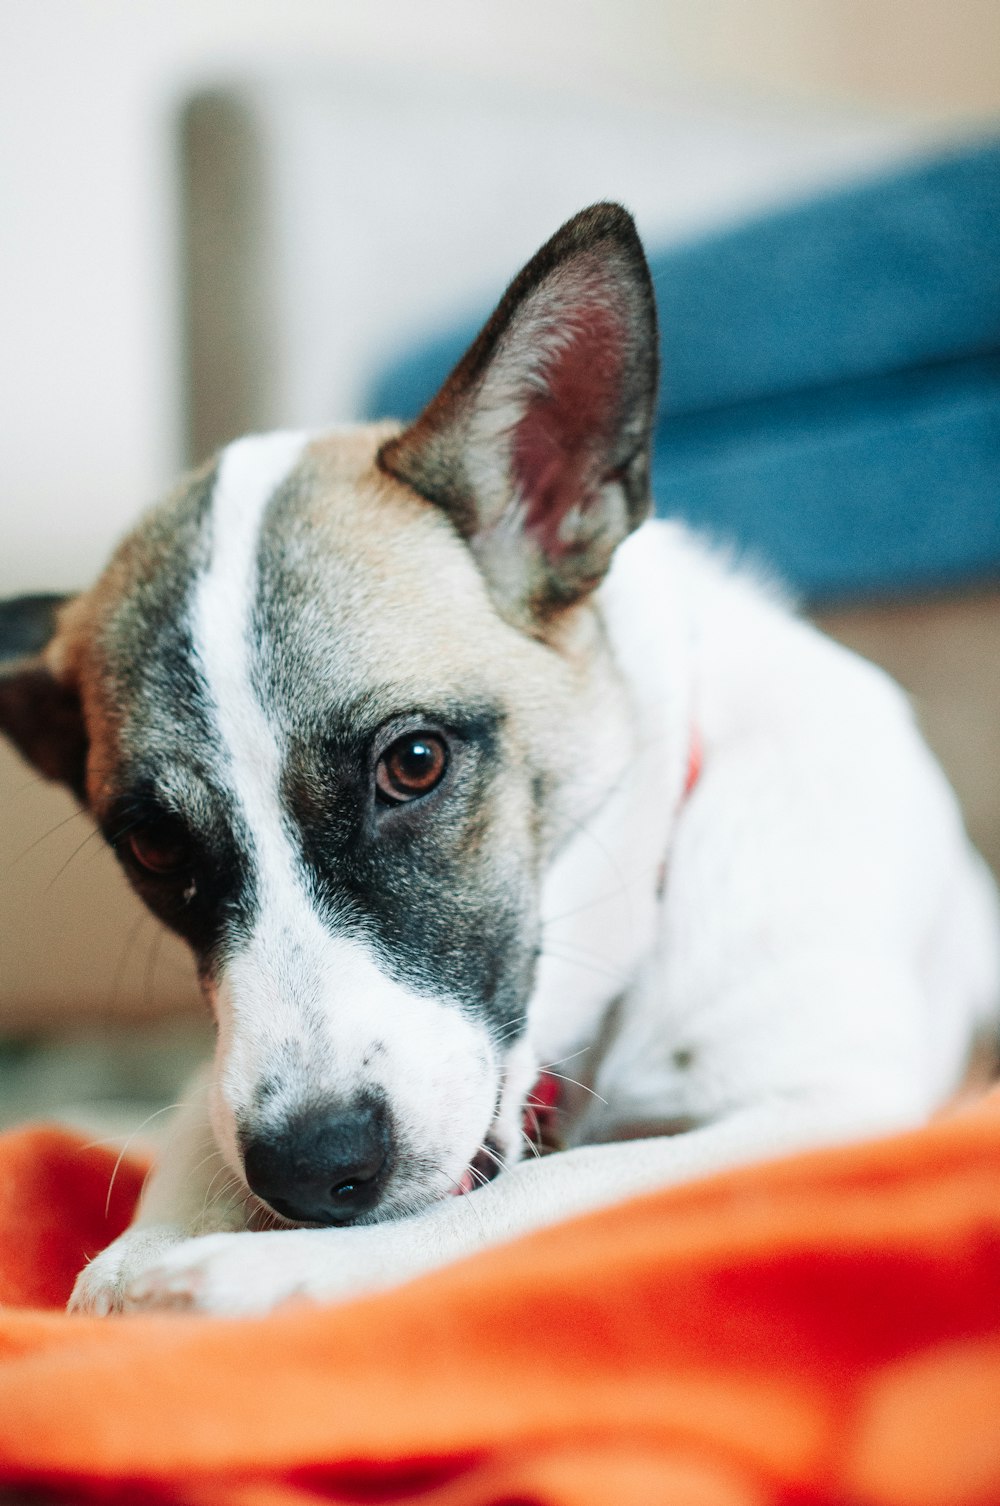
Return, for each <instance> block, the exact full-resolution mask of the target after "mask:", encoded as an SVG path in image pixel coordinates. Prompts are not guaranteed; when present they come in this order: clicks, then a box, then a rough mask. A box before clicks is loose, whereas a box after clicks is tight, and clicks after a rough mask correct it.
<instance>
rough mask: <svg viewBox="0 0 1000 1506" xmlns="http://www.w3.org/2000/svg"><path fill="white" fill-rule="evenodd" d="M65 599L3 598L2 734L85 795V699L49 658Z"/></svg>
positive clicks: (31, 759) (0, 634) (0, 614)
mask: <svg viewBox="0 0 1000 1506" xmlns="http://www.w3.org/2000/svg"><path fill="white" fill-rule="evenodd" d="M65 600H66V598H64V597H61V596H19V597H16V598H15V599H14V600H12V601H0V732H3V733H5V734H6V735H7V737H9V738H10V740H11V742H12V743H13V744H14V746H15V747H16V748H17V749H18V750H19V751H20V752H21V753H22V754H23V755H24V757H25V758H26V759H28V761H29V763H33V764H34V765H35V767H36V768H37V769H40V770H41V772H42V773H43V774H44V775H45V776H46V778H48V779H57V780H60V781H61V782H62V783H63V784H68V785H69V787H70V789H71V790H72V791H73V792H74V794H76V795H78V796H79V797H80V799H83V793H84V773H85V766H86V758H87V738H86V733H85V731H84V725H83V713H82V711H81V708H80V698H79V696H78V695H77V693H76V691H75V690H74V689H73V688H72V687H71V686H69V685H64V684H63V683H62V682H61V681H60V680H58V679H57V678H56V676H55V675H54V674H53V673H52V671H51V670H50V669H49V667H48V665H47V664H46V663H45V659H44V657H43V650H44V649H45V647H46V645H47V644H48V642H49V641H50V639H51V637H52V634H53V632H54V631H55V622H56V615H57V613H58V611H59V608H60V607H61V606H62V605H63V602H64V601H65Z"/></svg>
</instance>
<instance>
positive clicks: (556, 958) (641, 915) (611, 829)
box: [529, 524, 697, 1064]
mask: <svg viewBox="0 0 1000 1506" xmlns="http://www.w3.org/2000/svg"><path fill="white" fill-rule="evenodd" d="M671 537H672V530H671V529H670V528H669V527H668V526H666V525H663V524H647V525H646V526H644V527H643V528H642V529H640V530H639V532H638V533H637V534H634V535H633V536H632V537H631V538H630V539H629V540H627V541H626V543H625V544H623V545H622V547H621V548H620V549H619V551H618V553H617V555H616V557H615V562H614V565H613V567H612V569H611V572H610V574H609V575H608V578H607V580H606V581H605V582H604V584H603V585H602V587H601V589H600V592H599V597H598V609H599V611H600V612H601V615H602V618H603V622H604V626H605V629H606V633H607V638H608V644H609V649H610V653H611V656H612V658H613V661H614V664H615V666H616V670H617V673H618V674H619V675H620V677H621V682H622V684H623V687H624V691H625V695H626V699H627V703H628V705H629V708H630V710H631V713H632V716H631V736H630V746H629V749H628V755H627V758H626V760H625V762H624V764H623V767H622V769H621V771H620V775H619V777H618V778H617V779H616V780H615V782H614V783H613V785H612V787H611V788H610V789H609V790H608V792H607V794H606V795H605V797H604V799H603V801H602V802H601V803H600V805H599V806H598V808H597V809H596V810H595V811H594V812H593V813H592V814H590V815H589V816H588V817H587V818H586V819H585V820H584V821H583V822H582V823H581V824H580V826H579V828H578V830H577V831H576V832H575V834H574V835H572V836H571V837H570V838H569V839H568V840H567V841H566V843H565V844H564V845H563V846H562V847H561V848H560V850H559V851H558V853H557V855H556V857H555V858H554V859H553V861H552V863H551V864H550V867H549V870H548V872H547V874H546V877H545V881H544V884H543V890H542V926H543V930H542V954H541V957H540V960H539V967H538V975H537V981H536V986H535V990H534V993H533V995H532V1001H531V1006H530V1009H529V1033H530V1038H531V1042H532V1045H533V1047H534V1049H535V1052H536V1054H537V1057H538V1060H539V1061H540V1062H542V1063H543V1064H547V1063H555V1062H557V1061H558V1060H559V1059H560V1058H561V1057H564V1056H565V1055H566V1054H567V1053H573V1052H576V1051H578V1050H581V1049H583V1048H585V1047H587V1046H589V1045H591V1044H592V1043H593V1042H594V1041H595V1040H596V1039H597V1038H598V1036H599V1035H600V1033H601V1029H602V1022H603V1020H604V1017H605V1015H606V1014H607V1012H608V1010H609V1009H610V1007H611V1006H612V1005H613V1003H614V1001H615V999H616V998H618V997H619V995H620V994H621V993H622V992H623V991H624V990H625V989H626V988H627V987H628V985H629V983H630V982H631V981H632V979H633V978H634V976H635V973H636V970H637V968H638V967H639V964H640V962H641V960H642V958H643V957H644V956H648V954H649V951H650V949H651V947H652V945H653V940H654V936H655V931H656V914H657V909H658V907H659V903H660V890H661V888H662V878H663V873H664V864H665V862H666V859H667V854H668V851H669V847H670V840H671V835H672V832H673V827H674V822H675V820H676V816H677V811H678V809H679V807H680V805H681V804H682V802H683V799H684V795H685V789H686V786H687V784H688V779H689V773H690V764H691V750H692V746H693V739H694V738H695V737H696V735H697V734H696V708H695V704H694V673H693V654H692V615H691V612H690V609H689V607H688V604H687V601H686V595H685V591H684V583H683V579H682V578H681V572H680V571H678V570H677V569H676V567H675V565H674V562H673V556H672V551H671V546H670V541H671Z"/></svg>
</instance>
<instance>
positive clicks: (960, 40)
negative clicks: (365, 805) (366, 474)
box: [0, 0, 1000, 1134]
mask: <svg viewBox="0 0 1000 1506" xmlns="http://www.w3.org/2000/svg"><path fill="white" fill-rule="evenodd" d="M0 122H2V124H0V163H2V167H0V173H2V179H0V181H2V189H0V194H2V203H3V209H4V235H3V237H2V241H0V303H2V320H0V327H2V329H3V331H4V339H3V341H2V342H0V397H2V405H3V407H2V411H3V413H4V417H5V422H4V425H3V501H2V503H0V517H2V529H0V597H3V596H11V595H15V594H17V593H19V592H30V591H40V590H60V591H62V590H73V589H74V588H76V587H78V586H81V585H84V584H87V583H88V582H89V581H90V580H91V579H92V578H93V576H94V575H95V573H96V571H97V570H98V569H99V568H100V566H101V564H102V562H103V560H104V559H105V557H106V556H107V553H108V551H109V549H110V548H111V546H112V544H113V543H114V541H115V539H116V538H117V537H118V536H119V535H120V533H121V532H122V531H123V530H124V529H125V528H126V527H127V526H128V524H129V523H130V522H131V521H132V520H133V519H134V517H135V516H136V514H137V513H138V512H139V511H140V510H141V509H142V508H143V507H145V506H146V505H148V504H149V503H151V502H152V501H154V500H155V499H156V497H157V496H158V494H160V493H161V492H162V490H163V489H164V488H165V486H167V485H168V484H169V482H170V481H171V479H172V478H173V477H174V475H175V474H176V472H177V471H178V470H179V468H180V467H182V466H183V465H185V464H187V463H188V462H190V461H192V460H197V459H200V458H202V456H203V455H205V454H206V453H208V452H209V451H210V450H211V449H213V448H214V447H215V446H216V445H218V444H219V443H222V442H224V441H226V440H227V439H229V438H232V437H233V436H235V435H236V434H238V433H240V432H243V431H245V430H247V429H253V428H260V427H268V426H274V425H278V424H292V425H296V426H300V425H322V424H324V423H331V422H340V421H343V420H346V419H351V418H355V417H359V416H364V415H366V414H368V413H372V412H389V411H392V412H395V413H396V414H397V415H398V416H401V417H403V416H407V414H408V413H410V412H413V411H415V410H416V408H417V407H418V406H419V404H420V402H421V401H422V400H423V398H424V397H426V396H428V395H429V394H430V392H431V391H433V388H434V384H435V382H436V380H437V378H438V376H439V375H440V374H442V373H443V371H444V370H445V369H447V366H448V364H449V362H450V360H451V358H452V357H453V356H454V355H457V354H458V353H459V351H460V349H461V346H462V343H463V340H464V338H465V337H466V335H468V334H469V333H471V332H472V331H473V330H474V328H475V322H476V319H477V318H478V317H479V316H480V315H481V314H482V313H484V312H486V311H487V310H488V308H489V306H490V304H491V302H492V301H493V300H494V299H495V298H496V296H497V295H498V294H499V292H500V291H501V290H502V288H503V286H504V284H505V282H506V281H507V279H508V278H509V277H510V276H511V275H512V274H513V273H514V272H515V271H516V270H517V268H518V267H519V266H520V265H521V263H522V262H523V261H524V260H525V259H526V258H527V257H528V256H529V255H530V254H531V253H532V252H533V250H535V249H536V248H537V246H538V245H539V244H540V243H541V242H542V241H543V240H544V239H546V238H547V237H548V236H549V235H550V234H551V233H552V231H553V230H555V229H556V228H557V226H558V225H559V224H560V223H561V221H562V220H563V219H565V218H566V217H567V216H568V215H569V214H571V213H573V212H574V211H575V210H576V209H578V208H580V207H582V205H584V204H585V203H588V202H591V201H593V200H595V199H597V198H602V197H609V198H615V199H620V200H622V201H623V202H625V203H626V204H627V205H628V206H629V207H630V208H631V209H632V210H633V211H634V212H635V213H636V216H637V219H638V222H639V226H640V230H641V231H642V233H643V236H644V238H645V240H646V243H647V246H648V247H649V249H650V253H651V257H652V261H653V268H654V273H655V277H656V281H657V288H658V293H659V297H660V304H661V317H662V322H663V342H664V394H663V400H662V405H661V411H660V415H659V418H658V433H657V491H658V498H659V504H660V506H661V508H662V509H663V510H664V511H671V512H680V513H682V514H683V515H685V516H687V517H689V518H690V519H691V520H692V521H693V522H695V523H696V524H697V525H698V526H700V527H703V528H706V529H708V531H709V532H711V533H713V534H715V535H716V536H718V537H720V538H722V539H724V540H726V541H732V542H735V543H736V544H737V545H738V546H739V547H741V548H742V549H743V550H744V551H746V552H748V553H749V554H750V555H751V556H752V557H755V558H757V559H763V560H766V561H768V562H770V563H772V564H774V565H776V567H777V568H778V569H779V570H780V571H781V572H782V573H783V574H784V575H785V576H786V578H787V579H789V580H790V581H791V583H792V585H793V587H794V588H795V589H796V590H797V591H798V592H799V593H800V595H801V597H802V599H803V601H804V604H805V605H806V607H807V609H809V610H811V611H813V612H814V613H815V614H817V615H819V616H821V618H822V620H823V622H824V624H825V625H827V626H828V627H830V628H831V629H832V630H833V631H834V632H836V633H837V634H838V635H839V636H840V637H841V638H842V639H843V640H844V641H846V642H848V643H851V644H852V645H854V646H856V647H859V648H860V649H861V650H862V651H863V652H866V653H868V654H870V655H871V656H872V657H875V658H876V659H878V660H880V661H881V662H883V663H884V664H886V665H887V667H889V668H890V669H891V670H892V671H893V673H895V674H897V675H898V676H899V677H900V678H901V679H902V681H903V683H904V684H905V685H906V686H907V688H908V689H909V690H910V691H911V693H912V694H913V695H914V698H915V701H916V704H917V706H918V710H919V712H920V714H921V716H922V717H923V720H924V723H925V726H926V728H927V731H928V735H929V736H930V738H931V740H932V742H933V744H934V746H935V747H936V749H937V751H938V753H939V755H940V756H941V758H942V759H943V761H944V763H945V765H946V767H947V768H948V771H949V773H950V774H951V776H952V778H953V779H954V781H955V783H956V785H957V787H958V789H959V791H960V794H961V796H962V799H963V802H964V805H965V809H966V815H967V820H968V822H969V825H970V829H971V830H972V832H973V835H974V836H975V838H976V840H977V841H978V842H979V844H980V845H981V846H982V848H983V849H984V851H986V852H987V855H988V856H989V857H990V859H991V861H992V862H993V863H994V864H995V865H997V864H1000V675H998V674H997V670H996V666H997V664H998V663H1000V604H998V603H1000V597H998V594H997V591H996V582H997V581H998V580H1000V228H998V227H1000V149H998V147H997V146H996V141H997V139H998V136H1000V6H997V4H996V0H950V3H945V0H864V3H861V0H475V3H470V0H368V3H367V4H364V5H358V4H356V3H351V0H241V3H235V0H158V3H155V4H151V5H142V6H138V5H135V4H134V3H132V0H6V3H5V4H4V5H3V7H2V8H0ZM206 1039H207V1027H206V1024H205V1021H204V1020H203V1018H202V1015H201V1012H200V1008H199V1005H198V1003H197V1000H196V997H195V991H194V988H193V984H192V981H191V970H190V966H189V964H188V961H187V958H186V956H185V954H184V953H183V951H182V949H181V948H179V947H178V946H177V945H176V944H175V943H174V942H173V941H172V940H171V939H170V938H166V937H164V936H163V934H162V933H161V932H160V931H159V929H158V928H157V926H156V924H155V922H153V921H152V920H151V919H150V918H148V917H146V916H145V915H144V912H142V911H141V910H140V909H139V908H138V906H137V904H136V903H135V902H134V900H133V899H132V897H131V895H130V894H129V893H128V891H127V890H126V888H125V885H124V883H123V881H122V880H121V878H120V876H119V875H118V873H117V870H116V868H115V865H114V862H113V860H112V859H111V857H110V855H108V854H107V853H106V852H104V850H103V849H102V847H101V845H100V843H99V842H98V841H97V840H96V838H94V836H93V832H92V829H91V827H90V825H89V822H88V820H87V818H86V817H85V816H81V815H79V814H77V813H76V812H75V810H74V807H73V805H72V803H71V801H70V800H69V798H68V797H67V796H63V795H62V794H61V793H60V792H58V791H54V790H51V789H49V788H48V787H46V786H44V785H43V784H41V783H40V782H39V781H38V780H37V779H35V778H34V777H33V776H32V774H31V772H30V771H29V770H28V769H27V768H26V767H25V766H24V765H23V764H21V763H19V762H18V760H17V759H16V758H15V757H14V755H13V754H11V753H9V752H8V751H7V750H2V751H0V1123H10V1122H14V1121H16V1120H18V1119H20V1118H23V1117H26V1116H27V1115H34V1114H39V1113H51V1112H59V1113H62V1114H64V1115H65V1116H66V1117H68V1118H69V1119H71V1120H73V1121H74V1122H80V1123H83V1124H92V1125H93V1126H94V1127H95V1133H112V1134H113V1133H116V1132H117V1131H118V1130H119V1129H121V1128H124V1127H127V1126H133V1125H134V1124H136V1123H138V1122H139V1121H140V1120H141V1119H143V1118H145V1117H146V1115H147V1114H148V1113H151V1112H153V1111H154V1110H156V1109H157V1108H158V1107H159V1106H160V1105H161V1104H163V1103H165V1102H167V1101H169V1100H170V1099H171V1098H172V1097H173V1096H174V1095H175V1093H176V1084H177V1082H178V1080H179V1078H180V1076H181V1075H182V1073H183V1071H184V1070H185V1069H186V1067H187V1065H188V1064H189V1062H190V1061H191V1060H192V1059H193V1057H194V1056H195V1055H196V1054H197V1052H198V1050H199V1049H201V1047H202V1046H203V1044H204V1041H205V1040H206Z"/></svg>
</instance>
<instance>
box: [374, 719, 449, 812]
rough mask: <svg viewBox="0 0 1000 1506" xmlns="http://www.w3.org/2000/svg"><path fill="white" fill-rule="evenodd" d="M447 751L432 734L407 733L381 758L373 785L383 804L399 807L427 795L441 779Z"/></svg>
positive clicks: (439, 739)
mask: <svg viewBox="0 0 1000 1506" xmlns="http://www.w3.org/2000/svg"><path fill="white" fill-rule="evenodd" d="M447 767H448V749H447V746H446V744H445V741H444V738H443V737H440V736H439V735H438V734H437V733H436V732H408V733H407V734H406V736H405V737H400V738H397V740H396V741H395V742H394V743H393V744H392V746H391V747H390V748H387V749H386V751H385V752H384V753H383V754H382V757H381V758H380V759H379V761H378V767H377V769H376V770H375V783H376V785H377V786H378V791H379V794H380V795H381V796H382V797H383V799H385V800H391V801H392V802H393V803H394V804H397V805H398V804H400V803H401V802H403V801H405V800H416V799H418V798H419V797H420V796H421V795H429V794H430V792H431V790H433V789H434V788H435V787H436V786H437V785H439V784H440V783H441V780H442V779H443V778H444V774H445V770H446V769H447Z"/></svg>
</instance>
